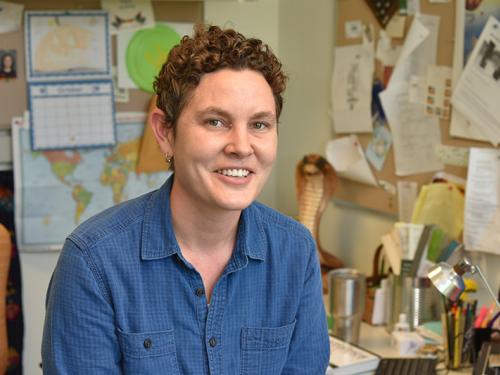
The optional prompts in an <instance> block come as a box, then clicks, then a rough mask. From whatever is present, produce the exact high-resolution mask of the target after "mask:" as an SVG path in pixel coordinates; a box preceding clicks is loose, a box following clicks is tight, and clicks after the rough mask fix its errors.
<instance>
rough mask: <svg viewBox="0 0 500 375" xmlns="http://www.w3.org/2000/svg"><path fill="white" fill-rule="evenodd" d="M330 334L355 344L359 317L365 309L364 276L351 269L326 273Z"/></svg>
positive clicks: (359, 322) (357, 335) (359, 324)
mask: <svg viewBox="0 0 500 375" xmlns="http://www.w3.org/2000/svg"><path fill="white" fill-rule="evenodd" d="M328 297H329V309H330V315H331V317H332V318H333V322H332V333H333V334H334V335H335V336H338V337H340V338H341V339H343V340H344V341H347V342H350V343H353V344H357V343H358V340H359V330H360V326H361V317H362V315H363V310H364V308H365V306H364V305H365V276H364V275H363V274H362V273H360V272H359V271H357V270H355V269H352V268H340V269H336V270H332V271H330V272H329V273H328Z"/></svg>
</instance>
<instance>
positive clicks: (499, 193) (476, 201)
mask: <svg viewBox="0 0 500 375" xmlns="http://www.w3.org/2000/svg"><path fill="white" fill-rule="evenodd" d="M466 200H467V203H466V205H465V229H464V244H465V248H466V249H467V250H474V251H485V252H490V253H495V254H500V250H499V249H500V231H499V230H498V228H499V227H500V150H498V149H492V148H472V149H471V150H470V159H469V168H468V173H467V188H466Z"/></svg>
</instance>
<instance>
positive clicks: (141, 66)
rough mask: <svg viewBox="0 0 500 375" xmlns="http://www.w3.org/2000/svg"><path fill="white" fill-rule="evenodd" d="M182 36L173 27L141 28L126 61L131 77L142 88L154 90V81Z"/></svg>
mask: <svg viewBox="0 0 500 375" xmlns="http://www.w3.org/2000/svg"><path fill="white" fill-rule="evenodd" d="M180 40H181V36H180V35H179V34H178V33H177V32H176V31H175V30H174V29H172V28H171V27H169V26H166V25H156V26H155V27H152V28H149V29H142V30H139V31H138V32H136V33H135V34H134V36H133V37H132V39H130V42H129V44H128V46H127V53H126V63H127V70H128V74H129V75H130V78H131V79H132V81H134V83H135V84H136V85H137V86H139V87H140V88H141V89H142V90H144V91H147V92H151V93H152V92H153V81H154V78H155V77H156V75H157V74H158V72H159V71H160V69H161V66H162V65H163V63H164V62H165V60H166V57H167V54H168V52H169V51H170V49H171V48H172V47H173V46H175V45H176V44H178V43H179V42H180Z"/></svg>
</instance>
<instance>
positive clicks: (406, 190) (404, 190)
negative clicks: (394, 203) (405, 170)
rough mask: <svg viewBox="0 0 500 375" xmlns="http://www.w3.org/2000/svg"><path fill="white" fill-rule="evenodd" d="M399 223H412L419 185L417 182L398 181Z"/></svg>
mask: <svg viewBox="0 0 500 375" xmlns="http://www.w3.org/2000/svg"><path fill="white" fill-rule="evenodd" d="M397 185H398V214H399V216H398V217H399V221H404V222H410V221H411V216H412V214H413V207H414V206H415V201H416V200H417V188H418V184H417V183H416V182H415V181H398V184H397Z"/></svg>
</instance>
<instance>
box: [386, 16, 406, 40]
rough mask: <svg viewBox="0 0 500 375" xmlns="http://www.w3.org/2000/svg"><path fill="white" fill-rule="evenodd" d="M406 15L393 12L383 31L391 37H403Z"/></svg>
mask: <svg viewBox="0 0 500 375" xmlns="http://www.w3.org/2000/svg"><path fill="white" fill-rule="evenodd" d="M405 24H406V16H402V15H399V14H395V15H394V16H393V17H392V18H391V20H390V21H389V23H388V24H387V26H386V27H385V32H386V33H387V35H388V36H389V37H391V38H398V39H400V38H403V37H404V35H405Z"/></svg>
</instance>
